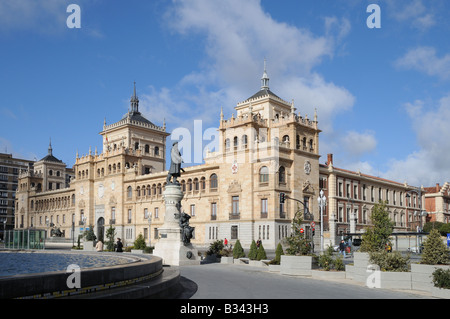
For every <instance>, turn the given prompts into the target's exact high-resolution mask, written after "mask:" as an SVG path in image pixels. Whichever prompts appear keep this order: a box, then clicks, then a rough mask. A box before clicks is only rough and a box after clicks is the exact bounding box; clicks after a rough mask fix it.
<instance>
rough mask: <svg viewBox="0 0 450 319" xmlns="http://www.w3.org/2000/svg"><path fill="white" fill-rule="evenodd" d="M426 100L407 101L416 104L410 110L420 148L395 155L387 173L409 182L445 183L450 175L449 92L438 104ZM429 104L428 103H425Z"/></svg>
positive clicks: (392, 177) (419, 183)
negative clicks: (395, 157)
mask: <svg viewBox="0 0 450 319" xmlns="http://www.w3.org/2000/svg"><path fill="white" fill-rule="evenodd" d="M428 104H429V103H425V102H423V101H415V102H414V103H413V104H410V103H407V104H406V105H405V107H406V108H410V107H411V105H414V106H420V107H415V108H414V112H412V113H411V112H408V114H409V115H410V117H411V120H412V127H413V128H414V130H415V133H416V139H417V142H418V144H419V146H420V149H419V150H418V151H416V152H414V153H412V154H409V155H408V156H407V157H406V158H404V159H392V160H391V161H390V162H389V167H390V169H389V170H388V171H386V172H385V174H384V175H385V176H387V177H388V178H391V179H394V180H406V181H407V182H408V183H409V184H412V185H416V186H420V185H424V186H431V185H434V184H435V183H444V182H445V181H448V180H449V177H450V165H448V159H449V158H450V138H449V136H450V126H449V125H448V123H450V94H449V95H447V96H444V97H443V98H441V99H440V101H439V103H437V105H436V106H434V105H428ZM425 106H426V107H425Z"/></svg>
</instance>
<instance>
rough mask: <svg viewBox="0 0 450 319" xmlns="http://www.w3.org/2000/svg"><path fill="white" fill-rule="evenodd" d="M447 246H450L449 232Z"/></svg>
mask: <svg viewBox="0 0 450 319" xmlns="http://www.w3.org/2000/svg"><path fill="white" fill-rule="evenodd" d="M447 247H450V234H449V233H447Z"/></svg>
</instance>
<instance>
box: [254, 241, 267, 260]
mask: <svg viewBox="0 0 450 319" xmlns="http://www.w3.org/2000/svg"><path fill="white" fill-rule="evenodd" d="M263 259H267V255H266V251H265V249H264V246H263V244H262V243H261V244H259V248H258V252H257V254H256V260H263Z"/></svg>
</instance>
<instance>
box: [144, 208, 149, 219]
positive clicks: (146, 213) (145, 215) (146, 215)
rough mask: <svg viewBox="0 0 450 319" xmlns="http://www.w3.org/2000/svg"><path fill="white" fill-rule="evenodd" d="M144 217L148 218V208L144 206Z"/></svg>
mask: <svg viewBox="0 0 450 319" xmlns="http://www.w3.org/2000/svg"><path fill="white" fill-rule="evenodd" d="M144 219H148V209H147V208H144Z"/></svg>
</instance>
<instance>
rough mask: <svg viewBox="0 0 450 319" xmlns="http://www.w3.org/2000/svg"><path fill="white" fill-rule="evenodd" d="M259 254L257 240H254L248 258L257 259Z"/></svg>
mask: <svg viewBox="0 0 450 319" xmlns="http://www.w3.org/2000/svg"><path fill="white" fill-rule="evenodd" d="M257 254H258V248H257V247H256V243H255V240H252V243H251V244H250V251H249V252H248V259H250V260H256V255H257Z"/></svg>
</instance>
